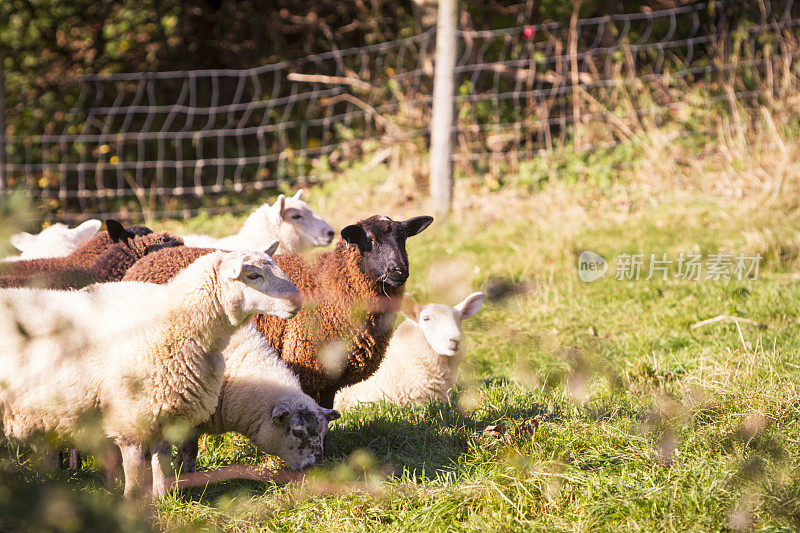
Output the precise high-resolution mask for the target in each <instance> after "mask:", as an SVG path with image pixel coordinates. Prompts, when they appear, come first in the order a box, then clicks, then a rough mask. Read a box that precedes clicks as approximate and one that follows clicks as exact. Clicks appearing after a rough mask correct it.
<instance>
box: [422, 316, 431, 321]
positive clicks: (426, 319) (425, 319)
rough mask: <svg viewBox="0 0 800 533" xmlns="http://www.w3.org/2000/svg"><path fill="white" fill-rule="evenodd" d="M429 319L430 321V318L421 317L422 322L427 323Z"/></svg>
mask: <svg viewBox="0 0 800 533" xmlns="http://www.w3.org/2000/svg"><path fill="white" fill-rule="evenodd" d="M430 319H431V317H429V316H424V317H422V320H424V321H425V322H427V321H428V320H430Z"/></svg>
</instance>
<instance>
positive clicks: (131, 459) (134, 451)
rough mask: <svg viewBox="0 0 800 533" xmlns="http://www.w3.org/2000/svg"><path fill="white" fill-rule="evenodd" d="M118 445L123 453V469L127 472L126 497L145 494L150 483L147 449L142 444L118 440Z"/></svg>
mask: <svg viewBox="0 0 800 533" xmlns="http://www.w3.org/2000/svg"><path fill="white" fill-rule="evenodd" d="M117 446H119V451H120V453H121V454H122V469H123V471H124V472H125V497H126V498H132V497H135V496H141V495H143V494H144V492H145V490H146V489H147V487H148V485H149V483H148V479H147V477H148V476H147V474H148V471H147V470H148V469H147V451H146V450H145V448H144V446H142V445H141V444H133V443H129V442H124V441H117Z"/></svg>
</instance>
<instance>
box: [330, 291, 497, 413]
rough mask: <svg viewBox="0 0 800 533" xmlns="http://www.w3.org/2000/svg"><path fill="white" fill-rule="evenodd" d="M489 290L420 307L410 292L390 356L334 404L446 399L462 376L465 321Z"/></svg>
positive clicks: (399, 402)
mask: <svg viewBox="0 0 800 533" xmlns="http://www.w3.org/2000/svg"><path fill="white" fill-rule="evenodd" d="M483 299H484V294H483V293H482V292H474V293H472V294H470V295H469V296H467V297H466V298H465V299H464V301H463V302H461V303H459V304H458V305H456V306H455V307H450V306H447V305H441V304H428V305H424V306H420V305H419V304H417V303H416V302H414V300H413V299H412V298H410V297H409V296H406V299H405V300H404V302H403V309H401V312H402V313H403V314H404V315H405V316H406V317H407V318H406V320H404V321H403V322H402V323H401V324H400V326H399V327H398V328H397V330H396V331H395V332H394V335H393V336H392V340H391V341H389V347H388V348H387V349H386V357H385V358H384V359H383V362H381V366H380V367H378V370H377V371H376V372H375V374H373V375H372V377H370V378H369V379H367V380H365V381H362V382H360V383H356V384H355V385H351V386H350V387H346V388H344V389H342V390H340V391H339V392H338V393H337V394H336V399H335V400H334V407H336V408H337V409H348V408H352V407H356V406H357V405H358V404H361V403H374V402H379V401H381V400H384V401H387V402H390V403H395V404H407V403H412V402H421V401H426V400H432V399H438V400H445V399H447V395H448V394H449V393H450V391H451V390H452V389H453V387H454V386H455V384H456V379H457V378H458V365H459V363H460V362H461V359H462V358H463V351H462V350H460V349H459V348H460V347H461V321H462V320H463V319H465V318H469V317H471V316H472V315H474V314H475V313H477V312H478V310H479V309H480V308H481V305H482V304H483Z"/></svg>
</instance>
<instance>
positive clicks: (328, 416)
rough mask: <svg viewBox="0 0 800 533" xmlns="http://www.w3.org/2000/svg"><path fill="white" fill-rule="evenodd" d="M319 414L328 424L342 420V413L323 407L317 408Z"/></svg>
mask: <svg viewBox="0 0 800 533" xmlns="http://www.w3.org/2000/svg"><path fill="white" fill-rule="evenodd" d="M319 413H320V414H321V415H322V416H323V417H325V420H327V421H328V422H333V421H334V420H339V419H340V418H342V413H340V412H339V411H337V410H336V409H325V408H324V407H320V408H319Z"/></svg>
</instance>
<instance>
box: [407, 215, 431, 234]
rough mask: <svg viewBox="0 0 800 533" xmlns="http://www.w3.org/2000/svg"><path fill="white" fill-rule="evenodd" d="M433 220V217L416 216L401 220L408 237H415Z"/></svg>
mask: <svg viewBox="0 0 800 533" xmlns="http://www.w3.org/2000/svg"><path fill="white" fill-rule="evenodd" d="M431 222H433V217H414V218H409V219H408V220H404V221H403V222H401V224H402V225H403V227H404V228H405V230H406V236H407V237H413V236H414V235H417V234H418V233H421V232H422V230H424V229H425V228H427V227H428V226H430V225H431Z"/></svg>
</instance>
